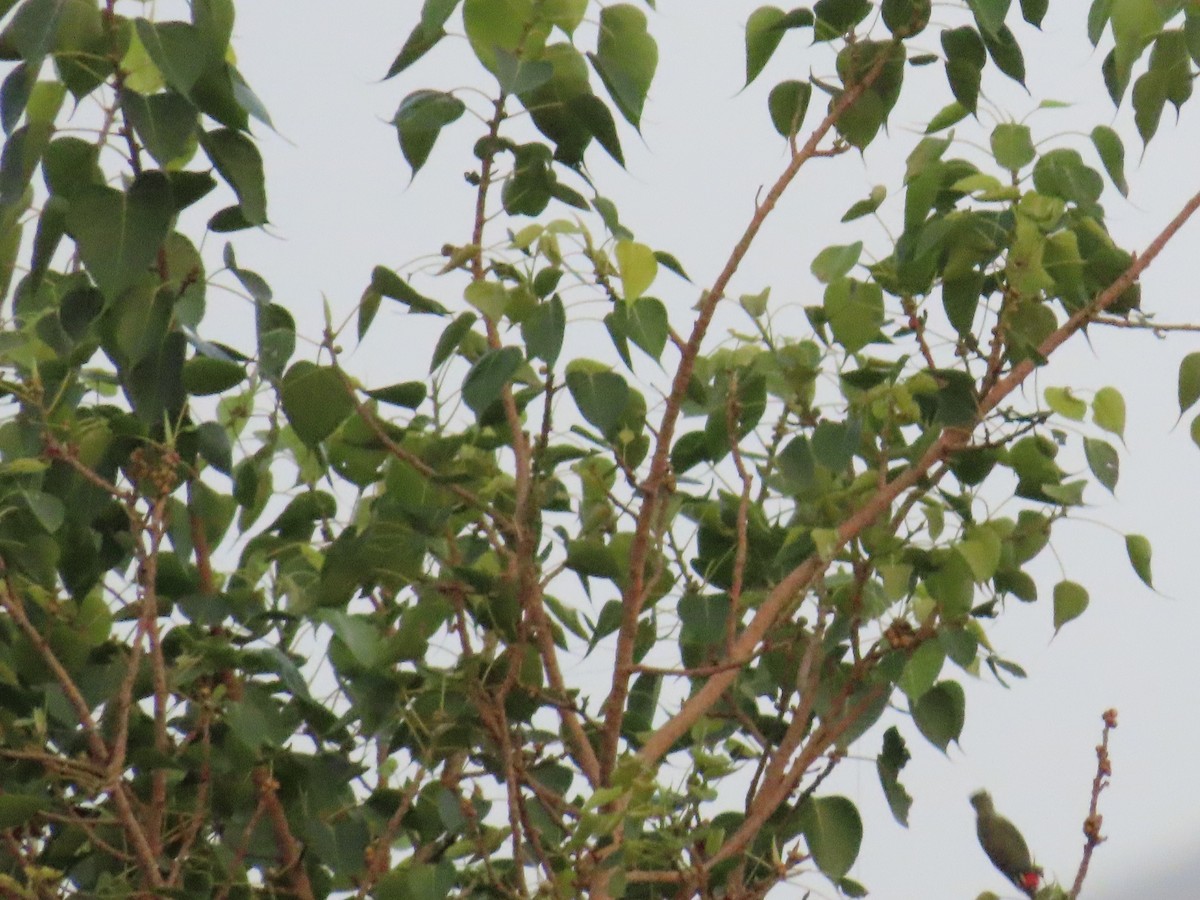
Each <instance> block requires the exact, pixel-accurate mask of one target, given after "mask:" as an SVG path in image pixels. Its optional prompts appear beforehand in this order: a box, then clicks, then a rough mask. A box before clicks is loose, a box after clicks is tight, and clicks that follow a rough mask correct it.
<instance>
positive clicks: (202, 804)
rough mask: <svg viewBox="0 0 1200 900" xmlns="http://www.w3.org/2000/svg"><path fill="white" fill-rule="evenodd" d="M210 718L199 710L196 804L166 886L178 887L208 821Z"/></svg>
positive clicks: (180, 842) (210, 749) (210, 757)
mask: <svg viewBox="0 0 1200 900" xmlns="http://www.w3.org/2000/svg"><path fill="white" fill-rule="evenodd" d="M211 716H212V711H211V710H210V709H209V707H207V706H205V707H203V708H202V709H201V711H200V723H199V725H198V726H197V727H198V729H199V731H200V746H201V747H202V748H203V751H202V754H203V755H202V756H201V758H200V772H199V774H198V778H197V781H198V783H197V785H196V802H195V806H194V808H193V810H192V816H191V819H190V820H189V821H188V823H187V825H186V826H185V827H184V829H183V834H182V837H181V838H180V840H179V846H178V847H177V848H175V850H174V859H173V860H172V862H171V871H170V873H169V874H168V875H167V884H168V885H169V886H172V887H177V886H178V885H179V880H180V878H181V877H182V876H183V864H184V863H185V862H187V860H188V857H189V856H190V855H191V852H192V848H193V847H194V846H195V845H196V840H197V838H199V837H200V831H201V829H202V828H203V827H204V825H205V823H206V822H207V821H208V815H207V814H208V797H209V790H210V789H211V786H212V767H211V760H212V734H211V731H210V729H209V724H210V719H211Z"/></svg>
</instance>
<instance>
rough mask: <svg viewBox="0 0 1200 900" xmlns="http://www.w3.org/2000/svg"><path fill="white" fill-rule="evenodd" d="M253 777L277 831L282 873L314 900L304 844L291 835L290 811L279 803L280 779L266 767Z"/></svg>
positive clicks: (258, 768)
mask: <svg viewBox="0 0 1200 900" xmlns="http://www.w3.org/2000/svg"><path fill="white" fill-rule="evenodd" d="M252 777H253V778H254V786H255V787H256V788H258V797H259V800H260V801H262V804H263V809H264V811H265V812H266V814H267V818H269V819H270V820H271V829H272V830H273V831H274V832H275V848H276V849H277V850H278V851H279V856H280V862H281V863H282V869H281V871H280V873H279V874H280V875H282V876H284V877H285V878H286V879H287V882H288V885H289V886H290V887H291V891H292V893H293V894H294V895H295V896H296V897H299V898H300V900H315V897H314V894H313V889H312V885H311V884H310V883H309V880H308V872H306V871H305V869H304V845H303V844H302V843H300V841H298V840H297V839H296V836H295V835H294V834H292V826H291V825H290V824H289V823H288V818H287V811H286V810H285V809H284V808H283V804H282V803H280V802H279V794H278V790H279V782H277V781H276V780H275V779H274V778H273V777H272V775H271V773H270V771H269V770H268V769H267V767H266V766H255V767H254V772H253V776H252Z"/></svg>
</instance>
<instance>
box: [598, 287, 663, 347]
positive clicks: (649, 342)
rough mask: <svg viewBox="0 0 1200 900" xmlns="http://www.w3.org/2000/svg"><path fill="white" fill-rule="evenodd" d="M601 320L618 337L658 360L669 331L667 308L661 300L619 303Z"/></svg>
mask: <svg viewBox="0 0 1200 900" xmlns="http://www.w3.org/2000/svg"><path fill="white" fill-rule="evenodd" d="M604 321H605V323H606V324H608V325H609V327H610V328H613V329H615V331H616V333H617V334H618V335H620V336H621V337H623V338H628V339H629V340H631V341H633V342H634V343H635V344H637V345H638V346H639V347H641V348H642V350H644V351H645V352H646V354H647V355H648V356H650V358H651V359H654V360H655V361H658V360H660V359H661V357H662V352H663V348H665V347H666V345H667V332H668V330H669V329H670V321H669V320H668V318H667V308H666V307H665V306H664V305H663V303H662V301H661V300H657V299H655V298H654V297H639V298H638V299H637V300H634V301H633V302H632V303H631V302H629V301H628V300H620V301H618V302H617V304H616V305H615V306H614V307H613V311H612V312H611V313H609V314H608V316H606V317H605V320H604Z"/></svg>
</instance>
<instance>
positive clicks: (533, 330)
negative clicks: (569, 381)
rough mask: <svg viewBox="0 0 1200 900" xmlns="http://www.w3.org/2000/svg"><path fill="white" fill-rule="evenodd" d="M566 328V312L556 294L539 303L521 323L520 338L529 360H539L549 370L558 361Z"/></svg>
mask: <svg viewBox="0 0 1200 900" xmlns="http://www.w3.org/2000/svg"><path fill="white" fill-rule="evenodd" d="M566 328H567V311H566V308H565V307H564V306H563V302H562V298H560V297H559V296H558V294H553V295H551V297H550V299H549V300H546V301H544V302H542V303H539V304H538V306H537V308H535V309H534V311H533V312H532V313H530V314H529V315H528V316H526V317H525V318H524V319H523V320H522V321H521V338H522V340H524V341H525V352H526V353H527V354H528V355H529V357H530V359H535V358H536V359H540V360H542V361H543V362H544V363H545V364H546V365H547V366H549V367H550V368H553V367H554V364H555V363H556V362H557V361H558V354H559V353H560V352H561V351H562V343H563V335H564V334H565V333H566Z"/></svg>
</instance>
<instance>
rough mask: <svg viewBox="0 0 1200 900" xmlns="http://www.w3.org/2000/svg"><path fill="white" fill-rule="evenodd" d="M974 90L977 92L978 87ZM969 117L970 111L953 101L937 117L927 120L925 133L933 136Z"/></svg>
mask: <svg viewBox="0 0 1200 900" xmlns="http://www.w3.org/2000/svg"><path fill="white" fill-rule="evenodd" d="M976 90H978V87H977V88H976ZM969 115H971V110H969V109H967V108H966V107H965V106H963V105H962V104H961V103H959V102H958V101H957V100H953V101H951V102H950V103H948V104H947V105H946V106H943V107H942V108H941V109H940V110H939V111H938V113H937V115H935V116H934V117H933V118H932V119H930V120H929V124H928V125H926V126H925V133H926V134H934V133H936V132H939V131H941V130H942V129H944V128H949V127H950V126H951V125H955V124H957V123H959V122H961V121H962V120H963V119H965V118H966V117H967V116H969Z"/></svg>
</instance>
